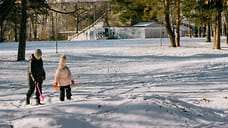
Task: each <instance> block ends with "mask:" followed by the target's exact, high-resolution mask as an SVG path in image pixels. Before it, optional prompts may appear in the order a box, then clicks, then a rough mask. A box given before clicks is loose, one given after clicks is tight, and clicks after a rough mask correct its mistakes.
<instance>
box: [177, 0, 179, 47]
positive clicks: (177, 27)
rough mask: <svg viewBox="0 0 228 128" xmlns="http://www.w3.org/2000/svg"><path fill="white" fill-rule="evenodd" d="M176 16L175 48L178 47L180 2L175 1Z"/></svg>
mask: <svg viewBox="0 0 228 128" xmlns="http://www.w3.org/2000/svg"><path fill="white" fill-rule="evenodd" d="M176 4H177V14H176V46H177V47H180V0H177V3H176Z"/></svg>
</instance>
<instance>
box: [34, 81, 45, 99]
mask: <svg viewBox="0 0 228 128" xmlns="http://www.w3.org/2000/svg"><path fill="white" fill-rule="evenodd" d="M38 85H39V83H38V82H37V84H36V87H37V89H38V92H39V94H40V97H39V98H40V100H41V101H44V96H43V95H42V94H41V92H40V88H39V86H38Z"/></svg>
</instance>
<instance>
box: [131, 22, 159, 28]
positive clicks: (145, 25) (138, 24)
mask: <svg viewBox="0 0 228 128" xmlns="http://www.w3.org/2000/svg"><path fill="white" fill-rule="evenodd" d="M157 25H160V24H159V23H157V22H155V21H152V22H140V23H137V24H135V25H133V26H134V27H152V26H157Z"/></svg>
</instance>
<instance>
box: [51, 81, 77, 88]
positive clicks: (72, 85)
mask: <svg viewBox="0 0 228 128" xmlns="http://www.w3.org/2000/svg"><path fill="white" fill-rule="evenodd" d="M77 85H80V82H79V83H76V84H71V85H70V86H77ZM54 88H55V89H59V86H56V85H54Z"/></svg>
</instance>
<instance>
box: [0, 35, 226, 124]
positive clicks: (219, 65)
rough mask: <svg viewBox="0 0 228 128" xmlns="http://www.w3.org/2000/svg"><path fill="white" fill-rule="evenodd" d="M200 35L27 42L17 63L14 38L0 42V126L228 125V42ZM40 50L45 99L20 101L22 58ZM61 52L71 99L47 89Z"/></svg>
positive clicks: (23, 88)
mask: <svg viewBox="0 0 228 128" xmlns="http://www.w3.org/2000/svg"><path fill="white" fill-rule="evenodd" d="M204 41H205V38H199V39H197V38H191V39H190V38H181V47H179V48H170V47H168V46H169V43H168V39H163V40H162V43H163V44H162V46H160V39H146V40H140V39H138V40H107V41H103V40H102V41H101V40H100V41H74V42H58V52H59V53H58V54H56V53H55V42H28V43H27V48H26V50H27V51H26V61H21V62H17V61H16V56H17V47H18V44H17V43H0V65H1V66H0V103H1V104H0V127H3V128H5V127H6V128H8V127H10V126H12V127H14V128H25V127H26V128H27V127H40V128H49V127H50V128H130V127H131V128H152V127H162V128H167V127H169V128H174V127H175V128H182V127H217V128H218V127H219V128H226V127H228V123H227V122H228V99H227V96H228V84H227V83H228V82H227V81H228V80H227V76H228V61H227V60H228V47H227V46H226V44H225V38H222V50H213V49H212V46H213V44H212V43H206V42H204ZM36 48H40V49H42V51H43V60H44V67H45V70H46V73H47V79H46V80H45V82H44V84H43V95H44V98H45V101H44V102H43V103H44V104H45V105H41V106H36V105H34V104H35V99H34V97H33V98H32V99H31V102H32V105H25V102H24V98H25V94H26V92H27V89H28V85H27V64H28V59H29V56H30V54H31V53H33V51H34V50H35V49H36ZM61 54H65V55H66V56H67V65H68V66H69V68H70V69H71V71H72V74H73V76H74V78H75V81H77V82H80V83H81V85H79V86H77V87H72V94H73V96H72V99H73V100H72V101H64V102H60V101H59V91H58V90H55V89H54V88H53V84H54V75H55V72H56V69H57V67H58V61H59V57H60V55H61Z"/></svg>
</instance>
